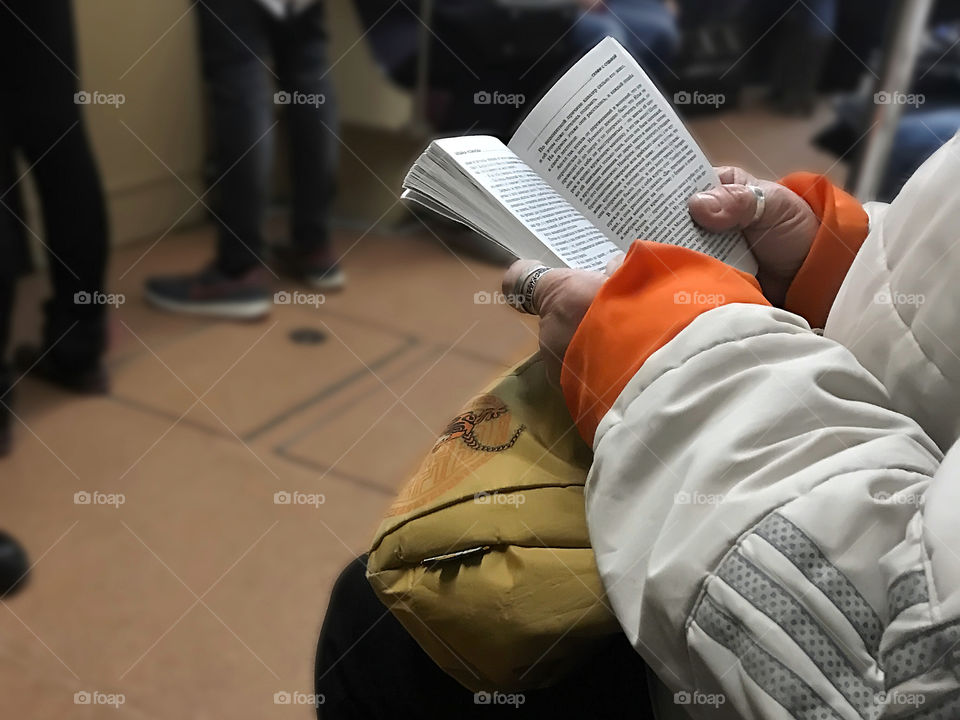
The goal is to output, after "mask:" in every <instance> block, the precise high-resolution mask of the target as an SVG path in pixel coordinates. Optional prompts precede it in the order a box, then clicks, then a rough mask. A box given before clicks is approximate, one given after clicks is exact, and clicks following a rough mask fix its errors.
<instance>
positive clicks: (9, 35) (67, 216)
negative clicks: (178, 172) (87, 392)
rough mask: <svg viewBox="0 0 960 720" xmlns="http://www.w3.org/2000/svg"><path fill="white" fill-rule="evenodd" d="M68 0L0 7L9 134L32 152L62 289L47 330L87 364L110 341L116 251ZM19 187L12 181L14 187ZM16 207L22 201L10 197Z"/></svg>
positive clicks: (55, 353)
mask: <svg viewBox="0 0 960 720" xmlns="http://www.w3.org/2000/svg"><path fill="white" fill-rule="evenodd" d="M71 7H72V6H71V4H70V1H69V0H48V1H47V2H43V3H37V2H33V1H32V0H10V2H9V3H7V4H5V5H4V6H3V7H0V48H2V49H0V66H2V70H0V72H2V73H3V74H4V78H3V96H4V97H3V105H2V106H3V112H4V113H5V115H6V118H5V122H6V125H7V128H6V129H7V132H8V133H9V143H10V145H11V146H15V147H18V148H19V149H20V150H21V152H22V153H23V155H24V157H25V159H26V161H27V163H28V165H29V166H30V167H31V173H32V175H33V177H34V179H35V181H36V187H37V190H38V193H39V195H40V204H41V208H42V213H43V224H44V231H45V245H46V249H47V254H48V257H49V265H50V274H51V280H52V285H53V297H52V298H51V299H50V301H49V302H48V303H47V305H46V323H45V327H44V340H45V342H46V343H47V344H48V345H53V346H54V347H53V350H52V351H51V357H52V358H53V359H54V360H56V361H57V362H58V363H60V364H62V365H64V366H67V367H73V368H77V369H84V368H86V367H89V366H90V365H93V364H95V363H97V362H98V361H99V359H100V357H101V355H102V354H103V352H104V349H105V344H106V332H105V306H104V305H102V304H96V303H88V304H78V303H77V302H75V300H74V298H75V295H76V294H77V293H81V292H83V293H90V294H91V295H92V294H94V293H102V292H103V284H104V271H105V265H106V258H107V218H106V209H105V205H104V197H103V188H102V186H101V183H100V176H99V173H98V172H97V168H96V165H95V163H94V160H93V156H92V153H91V151H90V146H89V143H88V140H87V135H86V129H85V126H84V123H83V118H82V115H81V112H80V108H81V106H80V105H78V104H77V103H76V102H75V100H74V95H75V93H76V92H77V90H78V79H77V76H76V49H75V45H74V27H73V15H72V10H71ZM14 192H16V189H14V188H11V187H4V188H3V189H2V190H0V194H6V197H8V198H9V197H11V196H12V194H13V193H14ZM5 204H6V205H7V207H5V208H4V209H5V210H7V211H8V212H9V211H10V210H9V208H11V207H13V206H12V205H10V204H9V203H7V202H6V201H5Z"/></svg>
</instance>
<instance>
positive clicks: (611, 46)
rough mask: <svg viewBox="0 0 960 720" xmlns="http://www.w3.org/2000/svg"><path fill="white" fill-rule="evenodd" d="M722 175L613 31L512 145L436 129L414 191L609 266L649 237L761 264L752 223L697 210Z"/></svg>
mask: <svg viewBox="0 0 960 720" xmlns="http://www.w3.org/2000/svg"><path fill="white" fill-rule="evenodd" d="M719 184H720V179H719V178H718V177H717V175H716V173H715V172H714V170H713V168H712V167H711V166H710V164H709V163H708V162H707V159H706V157H705V156H704V155H703V152H702V151H701V150H700V148H699V147H698V146H697V144H696V142H695V141H694V140H693V138H692V137H691V136H690V133H689V132H687V130H686V128H685V127H684V126H683V123H682V122H681V121H680V119H679V118H678V117H677V115H676V113H674V112H673V109H672V108H671V107H670V105H669V104H668V103H667V101H666V100H665V99H664V98H663V96H662V95H661V94H660V92H659V91H658V90H657V88H656V86H655V85H654V84H653V82H652V81H651V80H650V79H649V78H648V77H647V76H646V74H644V72H643V70H642V69H641V68H640V66H639V65H638V64H637V63H636V61H635V60H634V59H633V58H632V57H630V55H629V54H628V53H627V52H626V51H625V50H624V49H623V47H621V46H620V44H619V43H617V42H616V41H615V40H613V39H612V38H606V39H605V40H603V41H601V42H600V43H599V44H598V45H597V46H596V47H595V48H593V49H592V50H591V51H590V52H588V53H587V54H586V55H585V56H584V57H583V58H582V59H581V60H580V61H579V62H578V63H576V64H575V65H574V66H573V67H572V68H571V69H570V70H569V71H568V72H567V73H566V74H565V75H564V76H563V77H562V78H561V79H560V81H559V82H557V84H556V85H554V87H553V88H551V89H550V90H549V91H548V92H547V93H546V95H545V96H544V97H543V99H542V100H541V101H540V102H539V103H538V104H537V106H536V107H535V108H534V109H533V110H532V111H531V112H530V114H529V115H528V116H527V118H526V119H525V120H524V121H523V123H522V124H521V126H520V127H519V128H518V130H517V132H516V134H515V135H514V136H513V138H512V139H511V141H510V145H509V147H508V146H505V145H504V144H503V143H501V142H500V141H499V140H497V139H496V138H492V137H487V136H467V137H459V138H445V139H441V140H436V141H434V142H432V143H431V144H430V146H429V147H428V148H427V150H426V151H425V152H424V153H423V155H421V157H420V158H419V159H418V160H417V161H416V163H414V166H413V167H412V168H411V169H410V172H409V173H408V174H407V177H406V179H405V180H404V188H405V192H404V194H403V197H404V198H406V199H408V200H411V201H414V202H417V203H420V204H421V205H424V206H426V207H429V208H431V209H432V210H434V211H436V212H438V213H440V214H441V215H444V216H446V217H448V218H451V219H453V220H457V221H459V222H462V223H464V224H465V225H467V226H469V227H471V228H473V229H474V230H476V231H477V232H478V233H479V234H480V235H482V236H485V237H487V238H489V239H490V240H492V241H493V242H495V243H497V244H499V245H501V246H503V247H505V248H506V249H507V250H509V251H510V252H512V253H513V254H514V255H515V256H516V257H524V258H534V259H538V260H540V261H541V262H543V263H544V264H545V265H548V266H550V267H564V266H565V267H572V268H578V269H584V270H600V269H602V268H603V267H604V266H605V265H606V263H607V262H608V260H609V259H610V258H611V257H612V256H613V255H615V254H616V253H617V252H620V251H623V250H626V249H627V248H628V247H629V246H630V244H631V243H632V242H633V241H634V240H637V239H644V240H652V241H655V242H661V243H668V244H671V245H679V246H681V247H686V248H690V249H693V250H698V251H700V252H704V253H707V254H709V255H712V256H713V257H716V258H718V259H720V260H722V261H723V262H725V263H727V264H729V265H732V266H733V267H736V268H737V269H740V270H744V271H745V272H750V273H752V272H755V271H756V269H757V268H756V262H755V261H754V259H753V257H752V255H751V254H750V250H749V249H748V247H747V243H746V240H745V239H744V237H743V234H742V233H740V232H739V231H737V230H734V231H731V232H723V233H713V232H708V231H706V230H704V229H702V228H700V227H698V226H697V225H696V224H695V223H694V222H693V221H692V220H691V218H690V215H689V213H688V212H687V206H686V202H687V199H688V198H689V197H690V196H692V195H694V194H695V193H698V192H702V191H705V190H709V189H710V188H712V187H715V186H717V185H719Z"/></svg>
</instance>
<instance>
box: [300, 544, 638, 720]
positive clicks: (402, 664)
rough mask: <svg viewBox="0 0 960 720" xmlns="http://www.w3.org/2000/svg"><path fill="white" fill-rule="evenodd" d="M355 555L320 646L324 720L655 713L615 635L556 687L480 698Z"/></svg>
mask: <svg viewBox="0 0 960 720" xmlns="http://www.w3.org/2000/svg"><path fill="white" fill-rule="evenodd" d="M365 570H366V556H362V557H360V558H357V560H355V561H354V562H352V563H351V564H350V565H349V566H347V568H346V569H345V570H344V571H343V573H342V574H341V575H340V578H339V579H338V580H337V583H336V585H335V586H334V588H333V594H332V595H331V598H330V605H329V607H328V608H327V615H326V618H325V619H324V622H323V630H322V631H321V635H320V643H319V646H318V648H317V664H316V676H315V678H316V692H317V694H318V695H322V696H323V703H322V704H320V705H318V707H317V714H318V717H319V718H321V720H355V719H356V720H361V719H362V720H381V719H383V720H387V719H389V720H397V718H404V720H407V719H416V718H424V719H425V720H433V719H434V718H458V719H460V718H464V719H466V720H472V719H473V718H509V719H510V720H530V719H531V718H544V719H549V720H563V719H565V718H570V719H571V720H573V719H576V720H583V718H591V720H592V719H593V718H599V719H604V718H611V719H612V718H631V719H633V720H646V719H648V718H653V713H652V710H651V706H650V696H649V694H648V690H647V676H646V665H645V664H644V662H643V661H642V660H641V659H640V656H639V655H637V653H636V652H635V651H634V649H633V648H632V647H631V646H630V645H629V643H628V642H627V640H626V638H625V637H623V636H617V637H615V638H611V642H610V645H609V647H608V648H606V649H605V651H603V652H601V653H599V654H598V656H597V657H594V658H590V659H589V661H588V662H587V663H586V664H585V665H584V667H583V668H582V669H581V670H580V671H578V672H577V673H574V674H573V675H572V676H571V677H570V678H569V679H568V680H567V681H565V682H562V683H560V684H558V685H557V686H556V687H553V688H547V689H542V690H533V691H527V692H524V693H523V701H522V704H516V703H515V704H512V705H506V704H504V705H492V704H490V705H485V704H477V703H476V702H475V699H474V694H473V693H472V692H471V691H469V690H467V689H465V688H464V687H462V686H461V685H460V684H459V683H458V682H457V681H456V680H454V679H453V678H451V677H450V676H448V675H447V674H445V673H444V672H443V671H442V670H440V669H439V668H438V667H437V666H436V665H435V664H434V663H433V661H432V660H431V659H430V657H429V656H428V655H427V654H426V653H425V652H424V651H423V650H421V649H420V646H419V645H417V643H416V641H415V640H413V638H411V637H410V635H409V634H408V633H407V631H406V630H404V628H403V626H402V625H400V623H399V622H398V621H397V620H396V619H395V618H394V617H393V615H391V614H390V612H389V610H387V609H386V608H385V607H384V606H383V605H382V604H381V603H380V601H379V600H378V599H377V597H376V595H374V593H373V589H372V588H371V587H370V584H369V583H368V582H367V579H366V577H365V574H364V573H365Z"/></svg>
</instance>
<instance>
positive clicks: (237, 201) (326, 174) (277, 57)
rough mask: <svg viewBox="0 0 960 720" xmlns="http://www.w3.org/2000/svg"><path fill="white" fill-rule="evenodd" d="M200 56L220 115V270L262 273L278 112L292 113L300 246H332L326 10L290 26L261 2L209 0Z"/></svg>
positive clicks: (295, 231) (333, 156) (216, 126)
mask: <svg viewBox="0 0 960 720" xmlns="http://www.w3.org/2000/svg"><path fill="white" fill-rule="evenodd" d="M198 9H199V12H200V52H201V56H202V58H203V71H204V77H205V79H206V82H207V86H208V88H209V92H210V99H211V103H210V104H211V109H212V111H213V134H214V137H213V142H214V158H215V163H216V170H215V177H214V179H213V180H214V183H215V186H214V187H215V190H216V192H217V195H218V198H219V200H218V202H217V203H216V208H215V214H216V220H217V222H218V225H219V244H218V248H217V264H218V265H219V267H220V269H221V270H223V271H224V272H226V273H228V274H238V273H242V272H244V271H246V270H248V269H250V268H252V267H254V266H256V265H259V261H258V259H257V258H258V257H259V256H260V255H261V253H262V251H263V238H262V230H263V220H264V215H265V212H266V208H267V201H268V199H269V192H270V180H271V172H272V169H273V156H274V145H275V143H274V137H275V136H276V134H277V129H276V128H274V127H272V126H273V124H274V122H275V121H276V118H277V112H278V110H281V109H283V110H285V114H286V119H287V123H288V128H287V130H288V136H289V140H290V152H289V157H290V169H291V173H292V176H293V177H292V179H293V202H292V206H293V207H292V238H291V240H292V244H293V245H295V246H296V247H297V248H299V249H300V250H303V251H305V252H311V251H316V250H322V249H324V248H326V247H327V244H328V232H329V228H328V216H329V212H330V202H331V198H332V195H333V183H334V174H335V170H336V161H337V150H338V148H339V141H338V140H337V137H336V135H335V133H336V130H337V128H336V110H335V107H334V97H333V85H332V83H331V80H330V77H329V66H328V65H327V59H326V47H327V36H326V31H325V28H324V4H323V3H322V2H318V3H315V4H314V5H312V6H310V7H308V8H307V9H306V10H304V11H303V12H301V13H299V14H297V15H294V16H292V17H288V18H285V19H280V18H277V17H275V16H274V15H272V14H271V13H270V12H269V11H268V10H266V9H265V8H264V7H263V5H261V4H260V3H259V2H256V0H203V2H201V3H200V6H199V8H198Z"/></svg>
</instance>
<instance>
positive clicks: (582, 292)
mask: <svg viewBox="0 0 960 720" xmlns="http://www.w3.org/2000/svg"><path fill="white" fill-rule="evenodd" d="M717 174H718V176H719V178H720V180H721V182H722V183H723V184H722V185H720V186H718V187H716V188H713V189H711V190H708V191H706V192H705V193H698V194H697V195H694V196H693V197H692V198H690V200H689V208H690V215H691V217H692V219H693V220H694V221H695V222H696V223H697V224H698V225H700V226H702V227H704V228H705V229H708V230H711V231H714V232H724V231H728V230H731V229H740V230H743V232H744V235H745V236H746V239H747V242H748V243H749V244H750V248H751V250H752V251H753V254H754V255H755V256H756V258H757V263H758V266H759V267H758V272H757V278H758V280H759V282H760V285H761V287H762V288H763V291H764V295H765V297H766V298H767V300H769V301H770V302H771V303H772V304H773V305H778V306H779V305H782V302H783V298H784V295H785V294H786V290H787V288H788V287H789V286H790V283H791V282H792V281H793V278H794V276H795V275H796V273H797V270H798V269H799V268H800V266H801V265H802V264H803V261H804V260H805V259H806V257H807V254H808V252H809V251H810V247H811V245H812V243H813V240H814V237H815V236H816V234H817V231H818V229H819V226H820V223H819V221H818V220H817V218H816V216H815V215H814V213H813V211H812V210H811V209H810V206H809V205H807V203H806V202H805V201H804V200H803V198H801V197H800V196H799V195H797V194H796V193H794V192H793V191H792V190H790V189H789V188H786V187H784V186H783V185H780V184H778V183H774V182H771V181H768V180H757V179H756V178H754V177H753V176H752V175H750V174H749V173H747V172H746V171H744V170H742V169H741V168H734V167H722V168H717ZM751 185H752V186H759V187H761V188H762V189H763V191H764V195H765V198H766V207H765V209H764V211H763V213H762V215H761V216H760V217H757V212H756V210H757V205H756V203H757V198H756V195H755V194H754V193H753V192H752V190H750V188H749V186H751ZM623 257H624V256H623V255H622V254H620V255H618V256H614V257H613V259H612V260H611V261H610V262H609V263H608V264H607V266H606V268H605V270H604V272H603V273H600V272H596V271H589V270H573V269H560V270H553V271H551V272H549V273H546V274H545V275H543V276H541V278H540V281H539V282H538V284H537V286H536V293H535V296H534V298H533V300H534V302H533V306H534V309H535V310H536V311H537V314H538V315H539V316H540V352H541V355H542V356H543V357H544V363H545V365H546V368H547V375H548V377H549V378H550V380H551V381H552V382H554V383H555V384H557V385H559V382H560V369H561V367H562V363H563V357H564V354H565V353H566V349H567V346H568V345H569V344H570V340H571V339H572V338H573V334H574V333H575V332H576V330H577V327H578V326H579V324H580V321H581V320H582V319H583V316H584V315H585V314H586V312H587V309H588V308H589V307H590V303H591V302H593V298H594V297H595V296H596V294H597V293H598V292H599V290H600V288H601V286H602V285H603V283H604V281H605V280H606V278H607V277H608V276H610V275H612V274H613V273H614V272H616V271H617V269H618V268H619V267H620V264H622V262H623ZM539 264H540V263H539V262H537V261H536V260H518V261H517V262H515V263H514V264H513V265H512V266H511V267H510V268H509V270H507V272H506V274H505V275H504V278H503V293H504V295H506V296H508V297H509V296H511V295H513V294H515V293H516V292H517V289H516V285H517V282H518V280H519V279H520V278H521V277H523V275H524V274H525V273H526V272H528V271H529V270H530V269H531V268H532V267H534V266H536V265H539Z"/></svg>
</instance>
